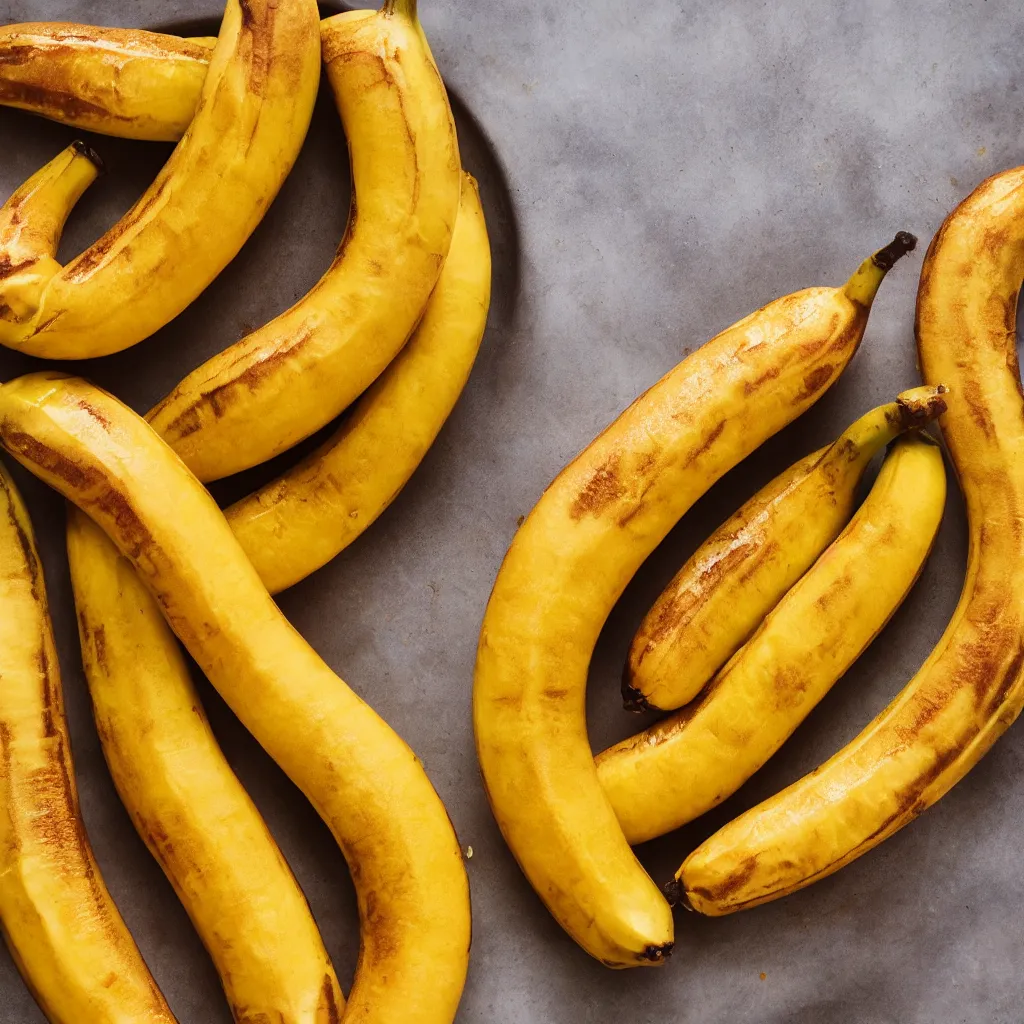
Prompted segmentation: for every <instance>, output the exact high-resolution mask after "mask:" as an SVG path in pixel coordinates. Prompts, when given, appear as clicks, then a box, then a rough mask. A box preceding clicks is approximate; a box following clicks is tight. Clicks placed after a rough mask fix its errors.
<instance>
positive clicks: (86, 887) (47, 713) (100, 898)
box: [0, 463, 175, 1024]
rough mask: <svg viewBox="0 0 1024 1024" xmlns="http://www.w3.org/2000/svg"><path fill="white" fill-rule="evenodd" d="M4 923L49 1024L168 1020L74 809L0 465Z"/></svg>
mask: <svg viewBox="0 0 1024 1024" xmlns="http://www.w3.org/2000/svg"><path fill="white" fill-rule="evenodd" d="M0 565H2V566H3V572H2V573H0V677H2V679H3V686H0V731H2V733H3V750H4V770H3V772H2V773H0V923H2V925H3V932H4V938H5V939H6V941H7V944H8V946H9V947H10V949H11V953H12V955H13V957H14V961H15V964H16V965H17V967H18V970H19V971H20V972H21V974H22V977H23V978H24V979H25V982H26V984H27V985H28V987H29V989H30V990H31V992H32V994H33V996H34V997H35V999H36V1001H37V1002H38V1003H39V1006H40V1009H42V1011H43V1013H45V1014H46V1016H47V1018H48V1019H49V1020H50V1021H51V1022H53V1024H83V1022H84V1021H87V1020H104V1021H115V1020H116V1021H121V1022H124V1024H175V1022H174V1017H173V1015H172V1014H171V1011H170V1008H169V1007H168V1006H167V1003H166V1002H165V1001H164V998H163V996H162V995H161V994H160V990H159V989H158V988H157V985H156V982H155V981H154V980H153V977H152V975H151V974H150V973H149V970H148V968H147V967H146V964H145V962H144V961H143V959H142V954H141V953H140V952H139V950H138V947H137V946H136V945H135V942H134V940H133V939H132V937H131V934H130V933H129V931H128V928H127V926H126V925H125V923H124V920H123V919H122V918H121V915H120V914H119V913H118V911H117V908H116V907H115V906H114V902H113V900H112V899H111V897H110V893H109V892H108V891H107V887H106V885H105V884H104V881H103V877H102V875H101V874H100V869H99V865H98V864H97V863H96V860H95V857H94V856H93V852H92V848H91V846H90V845H89V839H88V836H87V835H86V832H85V826H84V824H83V822H82V818H81V813H80V811H79V806H78V792H77V788H76V785H75V772H74V766H73V764H72V759H71V745H70V741H69V737H68V729H67V722H66V720H65V717H64V699H63V694H62V688H61V679H60V667H59V664H58V660H57V650H56V647H55V645H54V640H53V627H52V625H51V623H50V614H49V609H48V606H47V599H46V584H45V581H44V579H43V569H42V565H41V563H40V560H39V553H38V551H37V550H36V544H35V537H34V535H33V531H32V523H31V521H30V520H29V517H28V512H27V510H26V508H25V505H24V503H23V502H22V499H21V496H20V495H19V494H18V491H17V489H16V487H15V485H14V481H13V480H12V479H11V477H10V476H9V474H8V473H7V470H6V468H5V467H4V466H3V464H2V463H0Z"/></svg>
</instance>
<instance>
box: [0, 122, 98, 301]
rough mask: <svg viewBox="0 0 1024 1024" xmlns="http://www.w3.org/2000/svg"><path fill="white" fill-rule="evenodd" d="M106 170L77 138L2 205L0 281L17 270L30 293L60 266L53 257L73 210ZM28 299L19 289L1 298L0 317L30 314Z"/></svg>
mask: <svg viewBox="0 0 1024 1024" xmlns="http://www.w3.org/2000/svg"><path fill="white" fill-rule="evenodd" d="M102 171H103V161H102V160H101V159H100V158H99V156H98V155H97V154H96V153H95V151H94V150H92V149H90V148H89V147H88V146H87V145H85V143H84V142H73V143H72V144H71V145H70V146H68V148H67V149H65V150H64V151H63V152H62V153H59V154H58V155H57V156H55V157H54V158H53V159H52V160H51V161H50V162H49V163H48V164H47V165H46V166H45V167H43V168H41V169H40V170H38V171H36V173H35V174H33V175H32V177H31V178H29V179H28V181H26V182H25V184H24V185H22V186H21V187H20V188H19V189H17V190H16V191H15V193H14V195H12V196H11V198H10V199H8V200H7V202H6V203H4V205H3V206H2V207H0V282H2V281H3V280H4V278H5V277H9V276H10V275H12V274H15V273H17V274H18V275H19V276H20V277H21V280H22V283H23V284H25V286H26V288H27V289H28V291H29V292H31V291H32V290H33V289H34V288H35V287H36V286H40V287H41V286H42V285H43V284H44V283H45V282H46V281H47V280H49V279H50V278H51V277H52V275H53V274H55V273H58V272H59V270H60V264H58V263H57V260H56V259H55V258H54V257H55V256H56V255H57V246H58V245H59V244H60V236H61V233H62V232H63V230H64V223H65V221H66V220H67V218H68V214H69V213H70V212H71V208H72V207H73V206H74V205H75V203H76V202H77V201H78V199H79V197H80V196H81V195H82V194H83V193H84V192H85V190H86V189H87V188H88V187H89V186H90V185H91V184H92V183H93V182H94V181H95V180H96V178H97V177H98V176H99V175H100V174H101V173H102ZM31 310H32V305H31V303H30V302H21V301H19V299H18V296H17V294H16V293H15V292H13V291H12V292H9V293H8V294H7V295H6V298H4V299H2V300H0V319H2V318H3V317H15V318H17V317H21V316H29V315H31Z"/></svg>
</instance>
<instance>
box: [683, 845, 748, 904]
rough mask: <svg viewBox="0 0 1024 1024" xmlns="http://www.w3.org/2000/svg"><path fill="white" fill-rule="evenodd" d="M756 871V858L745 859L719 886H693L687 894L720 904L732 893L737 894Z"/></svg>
mask: <svg viewBox="0 0 1024 1024" xmlns="http://www.w3.org/2000/svg"><path fill="white" fill-rule="evenodd" d="M756 870H757V856H756V855H752V856H750V857H747V858H746V859H745V860H744V861H743V863H742V864H741V865H740V866H739V867H738V868H737V869H736V870H735V871H733V872H730V874H729V875H728V876H727V877H726V878H725V879H723V880H722V882H721V884H719V885H713V886H707V887H704V886H693V887H692V888H690V889H689V892H691V893H693V894H694V895H695V896H700V897H701V898H702V899H705V900H707V901H708V902H709V903H722V902H724V901H725V900H727V899H728V898H729V897H730V896H731V895H732V894H733V893H736V892H739V891H740V890H741V889H742V888H743V886H745V885H746V884H747V882H749V881H750V879H751V878H753V877H754V872H755V871H756Z"/></svg>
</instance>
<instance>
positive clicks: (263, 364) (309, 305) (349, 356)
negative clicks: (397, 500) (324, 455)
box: [149, 0, 461, 480]
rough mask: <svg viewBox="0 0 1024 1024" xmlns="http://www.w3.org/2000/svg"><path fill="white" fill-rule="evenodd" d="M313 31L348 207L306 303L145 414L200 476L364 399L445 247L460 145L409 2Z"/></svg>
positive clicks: (284, 442)
mask: <svg viewBox="0 0 1024 1024" xmlns="http://www.w3.org/2000/svg"><path fill="white" fill-rule="evenodd" d="M322 36H323V51H324V62H325V64H326V66H327V74H328V77H329V79H330V82H331V86H332V88H333V89H334V95H335V99H336V101H337V104H338V109H339V110H340V112H341V118H342V122H343V123H344V126H345V134H346V136H347V138H348V140H349V147H350V156H351V161H352V181H353V207H352V209H353V215H352V216H351V217H350V220H349V226H348V229H347V232H346V235H345V238H344V240H343V241H342V243H341V249H340V250H339V253H338V257H337V259H336V260H335V262H334V264H333V266H332V267H331V268H330V270H328V271H327V273H326V274H325V275H324V277H323V278H322V279H321V280H320V282H319V284H318V285H317V286H316V287H315V288H314V289H313V290H312V291H311V292H310V293H309V294H308V295H307V296H306V297H305V298H304V299H302V300H301V301H300V302H299V303H298V304H297V305H296V306H294V307H293V308H292V309H290V310H289V311H288V312H286V313H284V314H283V315H282V316H280V317H278V318H277V319H276V320H274V321H273V322H271V323H270V324H267V325H266V326H265V327H263V328H261V329H260V330H258V331H256V332H255V333H254V334H251V335H249V337H247V338H244V339H243V340H242V341H240V342H238V343H237V344H235V345H233V346H231V347H230V348H229V349H227V350H226V351H225V352H222V353H221V354H220V355H217V356H214V357H213V358H212V359H210V360H209V361H207V362H206V363H205V364H203V365H202V366H200V367H199V368H198V369H197V370H195V371H194V372H193V373H191V374H190V375H189V376H188V377H186V378H185V380H183V381H182V382H181V383H180V384H179V385H178V386H177V387H176V388H174V390H173V391H172V392H171V393H170V394H169V395H168V396H167V397H166V398H165V399H164V400H163V401H162V402H161V403H160V404H159V405H157V407H156V408H155V409H154V410H153V411H152V412H151V413H150V416H149V419H150V422H151V423H152V424H153V427H154V428H155V429H156V431H157V432H158V433H159V434H160V435H161V436H162V437H163V438H164V439H165V440H166V441H167V443H168V444H170V445H171V447H172V448H174V450H175V451H176V452H177V453H178V454H179V455H180V456H181V457H182V459H184V461H185V463H186V464H187V465H188V467H189V468H190V469H191V470H192V471H193V472H194V473H195V474H196V475H197V476H198V477H199V478H200V479H201V480H215V479H218V478H220V477H224V476H228V475H229V474H231V473H236V472H238V471H239V470H242V469H246V468H248V467H250V466H254V465H257V464H258V463H261V462H264V461H265V460H267V459H269V458H270V457H271V456H273V455H276V454H278V453H279V452H282V451H285V450H287V449H288V448H290V447H292V446H293V445H294V444H296V443H297V442H298V441H301V440H302V439H303V438H304V437H308V436H309V435H310V434H312V433H314V432H315V431H316V430H319V429H320V427H322V426H324V425H325V424H326V423H328V422H330V421H331V420H332V419H333V418H334V417H336V416H337V415H338V414H339V413H340V412H342V410H343V409H345V408H347V406H348V405H349V404H350V403H351V402H352V401H353V400H354V399H356V398H357V397H358V396H359V395H360V394H362V392H363V391H364V390H365V389H366V388H367V387H368V386H369V385H370V384H371V383H372V382H373V381H374V380H375V379H376V377H377V376H378V375H379V374H380V372H381V371H382V370H383V369H384V368H385V367H386V366H387V365H388V363H390V362H391V360H392V359H393V358H394V357H395V355H396V354H397V353H398V351H399V350H400V349H401V348H402V346H403V345H404V344H405V342H406V340H407V339H408V337H409V335H410V334H411V333H412V331H413V329H414V327H415V326H416V324H417V322H418V321H419V319H420V317H421V316H422V315H423V309H424V306H425V305H426V303H427V299H428V298H429V296H430V293H431V291H432V290H433V288H434V285H435V284H436V283H437V280H438V276H439V274H440V272H441V267H442V266H443V264H444V261H445V257H446V256H447V254H448V249H449V246H450V244H451V236H452V230H453V228H454V225H455V219H456V216H457V213H458V206H459V191H460V187H461V173H460V164H459V153H458V144H457V140H456V137H455V124H454V121H453V120H452V114H451V109H450V107H449V105H448V97H447V94H446V92H445V88H444V84H443V83H442V81H441V78H440V76H439V74H438V71H437V67H436V66H435V64H434V60H433V57H432V56H431V53H430V47H429V46H428V44H427V40H426V37H425V36H424V35H423V30H422V28H421V27H420V23H419V20H418V19H417V16H416V0H386V2H385V4H384V6H383V7H382V8H381V11H380V12H379V13H373V12H370V11H352V12H349V13H347V14H340V15H337V16H335V17H333V18H328V19H327V20H326V21H324V23H323V26H322ZM357 212H358V215H356V213H357Z"/></svg>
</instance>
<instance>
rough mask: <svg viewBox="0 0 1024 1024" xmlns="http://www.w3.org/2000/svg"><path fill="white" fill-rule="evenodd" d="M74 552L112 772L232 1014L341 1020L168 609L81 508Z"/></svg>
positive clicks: (319, 956) (281, 866)
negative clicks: (217, 976)
mask: <svg viewBox="0 0 1024 1024" xmlns="http://www.w3.org/2000/svg"><path fill="white" fill-rule="evenodd" d="M68 556H69V559H70V562H71V579H72V583H73V584H74V591H75V606H76V607H77V609H78V624H79V633H80V636H81V642H82V661H83V664H84V666H85V674H86V679H87V680H88V683H89V694H90V696H91V698H92V706H93V714H94V716H95V719H96V729H97V732H98V733H99V736H100V740H101V741H102V744H103V753H104V755H105V756H106V759H107V764H108V765H109V767H110V773H111V775H112V776H113V779H114V784H115V785H116V786H117V791H118V793H119V794H120V796H121V799H122V800H123V802H124V805H125V807H127V808H128V812H129V814H130V815H131V817H132V821H133V822H134V824H135V827H136V829H137V830H138V832H139V835H140V836H141V837H142V839H143V841H144V842H145V843H146V845H147V846H148V847H149V850H150V852H151V853H152V854H153V856H154V857H155V858H156V860H157V861H158V862H159V864H160V866H161V867H162V868H163V869H164V872H165V873H166V875H167V877H168V879H169V880H170V882H171V884H172V885H173V886H174V888H175V891H176V892H177V893H178V896H179V897H180V898H181V901H182V903H183V904H184V906H185V908H186V910H187V911H188V913H189V916H190V917H191V918H192V921H193V923H194V924H195V926H196V930H197V931H198V933H199V935H200V937H201V938H202V940H203V943H204V944H205V946H206V948H207V949H208V950H209V952H210V955H211V957H212V958H213V962H214V964H215V965H216V967H217V971H218V973H219V974H220V977H221V981H222V983H223V985H224V991H225V994H226V996H227V999H228V1003H229V1004H230V1006H231V1010H232V1013H233V1015H234V1019H235V1020H236V1021H238V1022H240V1024H242V1022H245V1021H274V1022H275V1024H324V1022H327V1021H338V1020H340V1019H341V1012H342V1007H343V1005H344V999H343V997H342V994H341V989H340V988H339V986H338V979H337V977H336V976H335V973H334V968H333V967H332V966H331V962H330V959H329V957H328V955H327V951H326V950H325V949H324V945H323V941H322V940H321V938H320V933H319V932H318V931H317V927H316V924H315V923H314V921H313V916H312V914H311V913H310V910H309V907H308V905H307V904H306V900H305V897H304V896H303V895H302V892H301V890H300V889H299V886H298V884H297V883H296V881H295V878H294V877H293V875H292V873H291V871H290V870H289V868H288V865H287V863H286V862H285V860H284V857H283V856H282V855H281V851H280V850H279V849H278V847H277V844H276V843H275V842H274V840H273V838H272V837H271V835H270V833H269V832H268V831H267V827H266V825H265V824H264V822H263V819H262V818H261V817H260V814H259V811H257V810H256V808H255V806H254V805H253V803H252V801H251V800H250V799H249V797H248V795H247V794H246V792H245V790H244V789H243V788H242V785H241V783H240V782H239V781H238V779H237V778H235V776H234V774H233V773H232V771H231V769H230V768H229V767H228V763H227V761H226V760H225V758H224V755H223V754H222V753H221V750H220V747H219V746H218V745H217V741H216V739H214V736H213V733H212V732H211V731H210V726H209V723H208V722H207V720H206V716H205V715H204V714H203V709H202V705H201V704H200V702H199V695H198V694H197V693H196V691H195V688H194V687H193V685H192V680H191V678H190V677H189V671H188V668H187V666H186V664H185V660H184V658H183V657H182V655H181V650H180V648H179V647H178V643H177V641H176V640H175V639H174V635H173V634H172V633H171V632H170V630H169V629H168V628H167V625H166V623H165V622H164V620H163V616H162V615H161V614H160V609H159V608H158V607H157V605H156V604H155V602H154V601H153V598H152V597H150V595H149V592H148V591H147V590H146V589H145V588H144V587H143V586H142V583H141V582H140V581H139V578H138V576H137V574H136V572H135V570H134V569H133V568H132V567H131V565H130V563H129V562H128V561H127V559H125V558H123V557H122V556H121V555H120V554H119V553H118V551H117V549H116V548H115V547H114V546H113V544H112V543H111V542H110V541H109V540H108V539H107V537H106V535H105V534H104V533H103V531H102V530H101V529H100V528H99V527H98V526H97V525H96V524H95V523H93V522H92V520H91V519H89V518H88V517H87V516H85V515H84V514H83V513H82V512H80V511H78V510H77V509H75V508H74V506H72V507H71V511H70V515H69V519H68Z"/></svg>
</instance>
